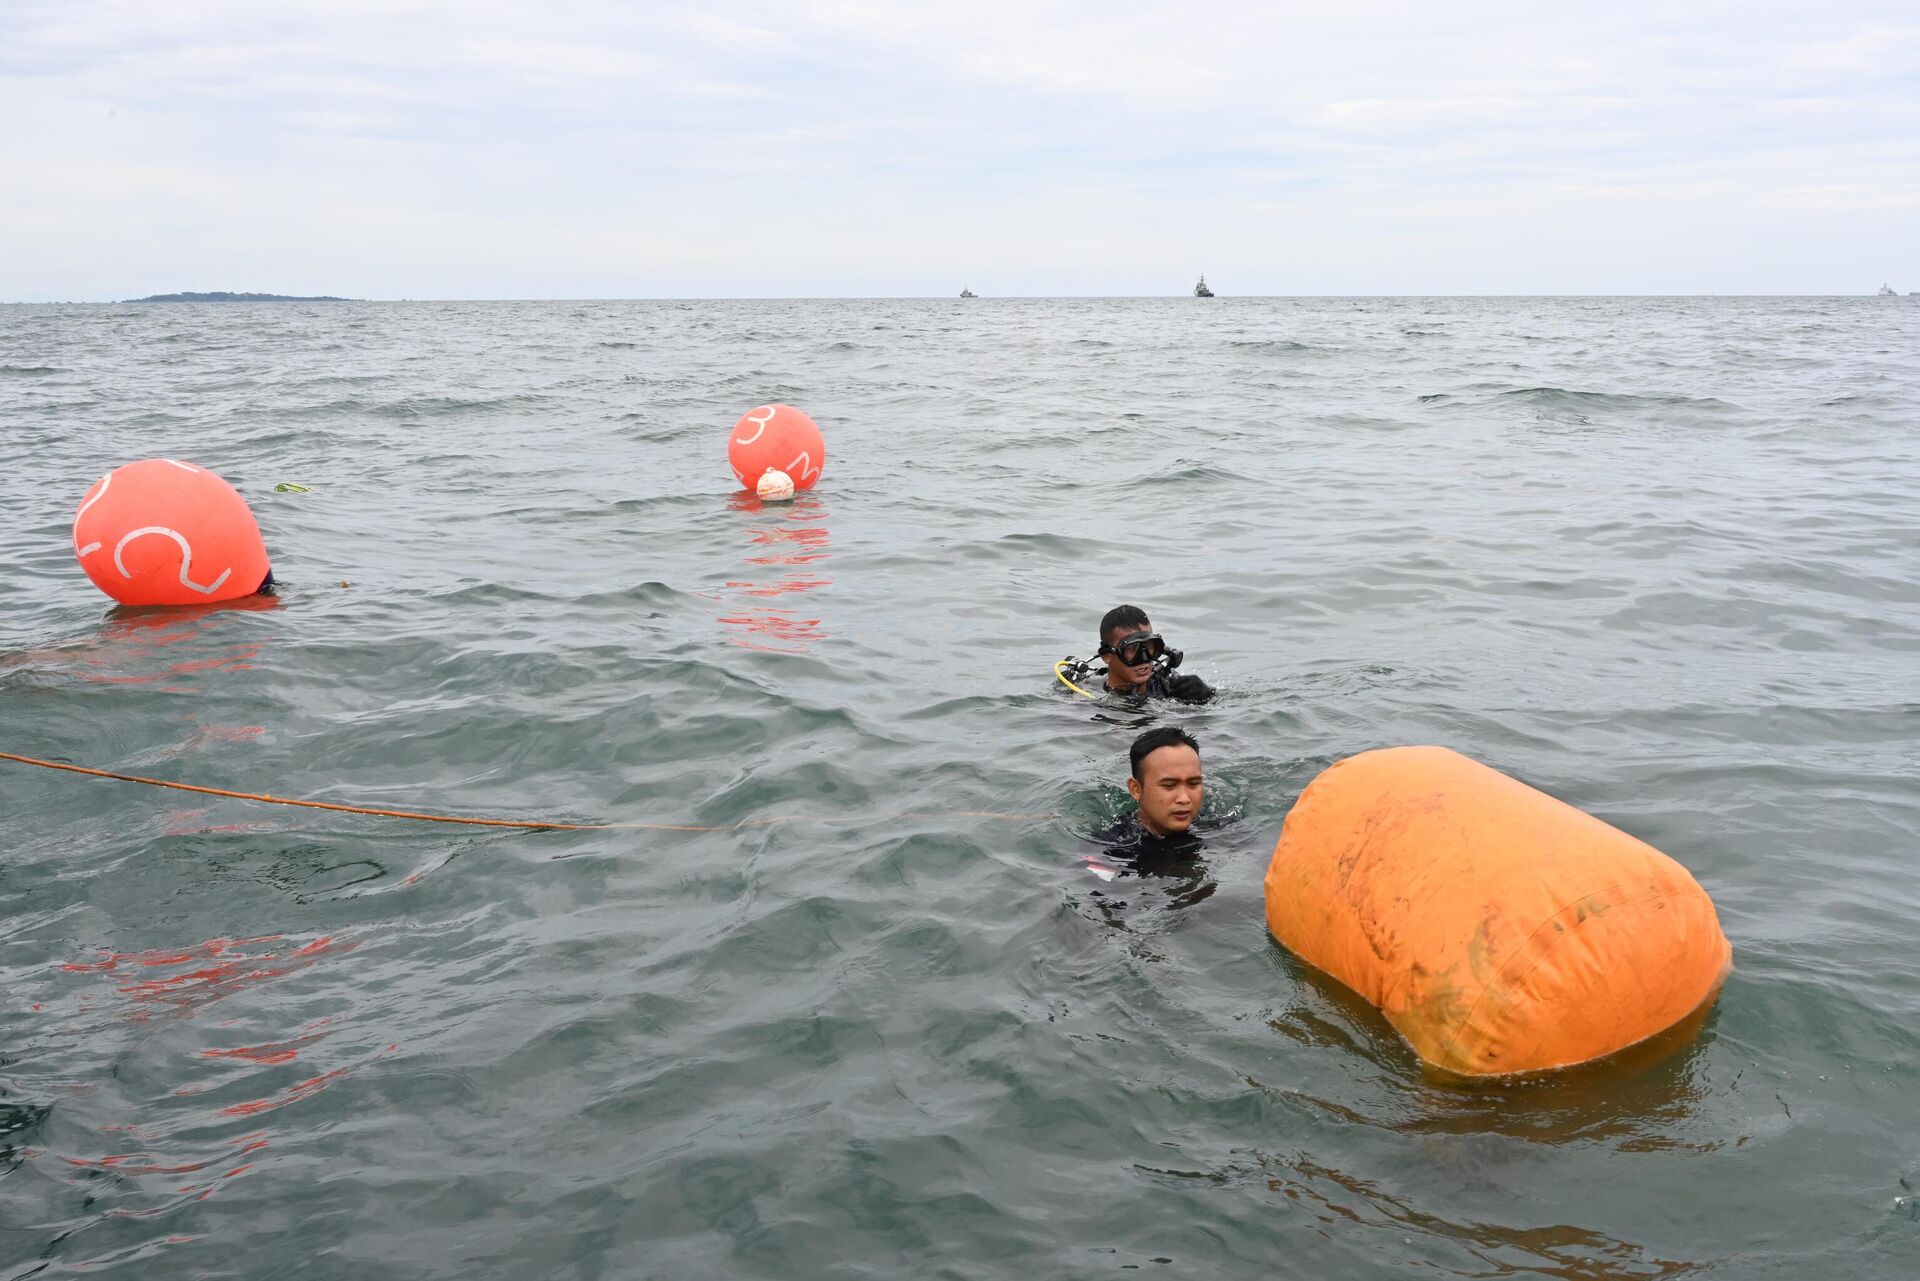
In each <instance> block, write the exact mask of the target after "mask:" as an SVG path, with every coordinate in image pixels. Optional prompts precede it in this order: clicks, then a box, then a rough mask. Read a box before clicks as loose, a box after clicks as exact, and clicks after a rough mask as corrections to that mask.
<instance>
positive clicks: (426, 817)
mask: <svg viewBox="0 0 1920 1281" xmlns="http://www.w3.org/2000/svg"><path fill="white" fill-rule="evenodd" d="M0 761H14V762H17V763H19V764H21V765H37V766H39V767H40V768H41V769H51V770H60V771H62V772H63V773H67V774H85V775H86V776H87V777H89V778H110V779H113V780H115V781H116V782H121V783H144V784H146V785H147V786H148V787H166V788H171V789H173V790H174V791H176V792H198V793H199V794H200V795H202V796H224V797H227V798H229V799H231V800H236V801H258V802H260V803H261V804H263V805H295V806H298V807H300V808H301V809H309V810H332V811H334V812H335V813H339V814H369V815H372V816H373V817H375V818H401V819H406V820H408V821H410V822H414V823H458V824H462V825H464V826H467V827H513V828H520V829H522V830H530V831H536V832H611V831H645V832H736V831H739V830H740V829H742V828H748V827H771V826H773V825H774V824H776V823H850V822H854V821H856V820H855V819H854V818H851V817H845V818H830V817H825V816H818V815H809V814H776V815H771V816H769V817H767V818H744V819H741V820H740V821H739V822H737V823H720V824H715V825H712V826H702V825H700V824H697V823H550V822H544V821H542V820H538V819H521V818H468V817H466V816H464V815H459V814H421V813H417V812H415V811H413V810H389V809H376V808H374V807H372V806H368V805H338V804H335V803H334V802H332V801H302V800H295V799H293V798H292V797H287V796H269V795H267V794H266V793H264V792H235V791H230V790H228V789H227V788H224V787H201V786H198V785H197V784H194V783H175V782H172V781H171V780H169V779H164V778H142V777H141V776H140V775H138V774H117V773H115V772H114V771H112V770H105V769H89V768H87V767H86V766H84V765H66V764H62V763H61V762H59V761H43V760H40V759H39V758H37V757H33V756H19V755H16V754H14V753H13V752H0ZM901 817H902V818H930V817H951V818H981V819H1000V820H1005V821H1027V820H1032V819H1043V818H1052V817H1054V816H1053V815H1051V814H1003V813H999V812H998V811H995V810H910V811H908V812H907V813H905V814H903V815H901Z"/></svg>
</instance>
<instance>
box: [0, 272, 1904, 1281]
mask: <svg viewBox="0 0 1920 1281" xmlns="http://www.w3.org/2000/svg"><path fill="white" fill-rule="evenodd" d="M1916 355H1920V306H1916V305H1914V304H1913V303H1912V302H1911V301H1909V300H1905V299H1872V298H1864V299H1816V298H1790V299H1610V298H1581V299H1558V300H1555V299H1493V298H1486V299H1460V300H1437V299H1239V298H1220V299H1215V300H1212V301H1201V300H1194V299H1172V300H1160V299H1137V300H1120V299H1113V300H1104V299H1103V300H1000V299H979V300H977V301H970V302H961V301H958V300H941V301H924V300H922V301H902V300H868V301H860V300H836V301H760V302H749V301H720V302H697V301H688V302H539V303H407V304H401V303H385V304H332V305H265V304H262V305H224V306H222V305H207V306H192V305H188V306H73V307H64V306H14V307H4V308H0V537H3V538H4V548H5V553H6V558H5V562H4V565H3V566H0V751H6V752H12V753H17V754H22V755H28V756H33V757H39V758H49V759H56V760H60V761H68V762H73V763H78V764H82V765H87V766H92V767H98V768H103V769H110V770H115V771H120V772H126V773H132V774H138V775H143V776H149V777H158V778H164V779H173V780H179V781H183V782H189V783H195V784H201V785H207V786H213V787H221V788H228V789H233V790H238V791H245V792H260V793H272V794H275V795H281V796H293V797H305V798H313V799H319V800H325V801H331V802H337V803H343V804H350V805H360V806H370V807H379V808H393V809H407V810H427V811H433V812H437V813H450V814H469V815H483V816H490V817H501V818H516V819H544V820H563V821H576V822H613V823H627V824H648V823H651V824H662V825H676V826H675V828H673V829H672V830H666V829H658V830H656V829H648V828H641V827H627V828H621V829H615V830H600V831H577V832H524V831H512V830H499V829H488V828H478V827H459V826H440V825H428V824H421V823H412V822H405V821H397V820H390V819H382V818H373V817H361V816H356V815H349V814H340V813H329V812H323V811H314V810H301V809H292V808H280V807H272V806H266V805H261V804H257V803H252V802H246V801H239V800H226V799H219V798H213V797H207V796H199V795H193V794H187V793H180V792H168V791H162V790H158V789H153V788H148V787H142V786H137V785H132V784H126V783H118V782H108V781H102V780H96V779H88V778H83V777H78V776H74V775H66V774H56V773H52V772H49V771H45V770H41V769H36V768H30V767H26V766H21V765H17V764H13V763H9V762H0V908H3V909H4V918H3V920H4V925H3V926H0V980H4V990H5V1001H4V1005H3V1006H0V1277H5V1278H21V1277H27V1276H45V1277H55V1276H67V1275H74V1274H78V1273H83V1272H84V1273H87V1274H89V1275H98V1274H107V1275H115V1276H126V1277H139V1278H149V1277H176V1276H177V1277H189V1276H191V1277H246V1278H251V1277H259V1276H266V1275H276V1274H286V1275H291V1276H300V1277H318V1278H333V1277H339V1278H359V1277H383V1278H384V1277H395V1278H428V1277H446V1278H456V1277H457V1278H473V1277H514V1278H519V1277H578V1278H600V1277H606V1278H615V1277H712V1276H729V1277H766V1278H780V1279H782V1281H790V1279H793V1278H810V1277H821V1278H827V1277H834V1278H839V1277H848V1276H875V1277H878V1276H884V1277H888V1278H898V1277H908V1276H916V1277H917V1276H926V1277H954V1278H974V1277H980V1278H986V1277H1004V1276H1021V1277H1098V1276H1110V1275H1119V1274H1121V1273H1123V1272H1128V1271H1131V1270H1136V1269H1137V1270H1141V1271H1147V1272H1152V1271H1156V1270H1157V1271H1159V1272H1160V1273H1161V1274H1162V1275H1167V1276H1276V1275H1278V1276H1299V1277H1333V1276H1339V1277H1354V1278H1360V1277H1400V1276H1407V1275H1440V1276H1459V1277H1485V1276H1554V1277H1587V1278H1595V1277H1653V1276H1673V1275H1679V1274H1686V1275H1703V1276H1723V1277H1728V1278H1750V1277H1767V1278H1774V1277H1777V1278H1798V1277H1809V1276H1820V1277H1823V1278H1889V1279H1891V1278H1908V1277H1912V1276H1914V1275H1915V1274H1916V1272H1920V1207H1917V1205H1916V1197H1917V1196H1920V1061H1917V1060H1920V1054H1917V1051H1920V946H1916V945H1917V944H1920V925H1917V924H1916V916H1917V915H1920V888H1917V885H1916V878H1915V875H1914V868H1915V862H1914V860H1915V851H1916V847H1917V846H1920V783H1916V770H1917V769H1920V693H1917V692H1916V688H1917V686H1920V582H1917V581H1916V580H1917V579H1920V360H1916ZM769 401H782V402H786V403H790V404H794V405H797V406H799V407H801V408H803V409H805V410H806V411H807V412H808V413H810V414H811V415H812V416H813V417H814V418H815V419H816V420H818V422H819V423H820V425H821V427H822V429H823V431H824V432H825V435H826V440H827V449H828V459H827V464H826V469H825V473H824V475H823V477H822V478H821V481H820V483H819V485H818V486H817V487H816V488H815V489H813V490H812V491H810V492H807V493H804V494H802V495H801V496H800V497H799V498H797V499H796V500H795V501H794V502H793V503H791V504H785V505H766V506H763V505H760V504H758V503H757V502H755V501H754V500H752V499H751V498H750V497H743V496H740V495H738V494H736V493H735V492H734V488H735V485H734V481H733V478H732V476H731V474H730V473H729V471H728V469H727V465H726V461H725V445H726V439H727V434H728V430H729V428H730V427H731V425H732V424H733V422H734V421H735V419H737V418H738V417H739V416H740V415H741V414H743V413H745V412H747V411H748V410H750V409H752V408H754V407H755V406H757V405H761V404H764V403H767V402H769ZM150 456H171V457H176V458H181V459H187V460H191V461H194V462H197V463H200V464H203V465H205V466H208V467H211V468H213V469H215V470H216V471H218V472H219V473H221V474H222V475H224V476H225V477H226V478H227V479H228V480H230V481H231V482H233V483H234V484H235V485H236V486H237V487H238V488H239V489H240V490H241V492H242V493H243V494H244V495H245V496H246V497H247V499H248V500H249V502H250V503H251V504H252V505H253V508H254V510H255V512H256V513H257V515H258V517H259V521H260V525H261V528H262V530H263V532H264V534H265V537H266V540H267V543H268V546H269V549H270V551H271V554H272V559H273V565H274V570H275V573H276V576H277V577H278V578H279V579H280V580H281V581H282V582H283V583H284V584H285V586H284V588H283V590H282V591H281V593H280V595H279V596H278V597H277V598H276V599H275V600H273V601H270V602H264V604H265V605H266V606H267V607H265V608H255V609H216V610H210V611H188V612H168V611H162V612H129V611H121V610H116V609H114V608H113V607H111V605H110V603H109V602H108V601H107V600H106V599H105V598H104V597H102V596H100V595H99V594H98V593H97V592H96V591H95V590H94V589H93V588H92V587H91V586H90V585H89V584H88V582H87V581H86V579H85V578H84V576H83V575H82V573H81V571H80V569H79V567H78V566H77V564H76V563H75V561H74V558H73V550H72V544H71V539H70V524H71V519H72V514H73V510H74V508H75V506H76V505H77V504H78V502H79V501H80V498H81V496H82V495H83V494H84V493H85V491H86V489H87V487H88V486H89V485H91V484H92V483H93V481H94V480H95V479H96V478H97V477H98V476H99V475H100V474H101V473H103V472H105V471H106V470H108V469H109V468H111V467H113V466H116V465H118V464H119V463H122V462H126V461H131V460H133V459H137V458H143V457H150ZM281 484H294V485H299V486H305V487H306V488H307V491H308V492H279V491H278V490H277V489H276V486H278V485H281ZM1123 601H1124V602H1130V603H1135V604H1138V605H1141V606H1143V607H1144V608H1145V609H1146V610H1147V611H1148V612H1149V613H1150V614H1151V615H1152V618H1153V621H1154V623H1155V625H1156V626H1157V627H1158V628H1159V629H1160V630H1161V631H1162V632H1163V633H1164V634H1165V635H1166V636H1168V637H1169V638H1170V639H1171V641H1172V642H1173V644H1174V645H1176V646H1177V647H1179V648H1181V649H1183V650H1184V651H1185V653H1186V662H1185V667H1184V668H1183V670H1188V671H1193V672H1195V673H1197V674H1199V675H1200V676H1202V677H1203V678H1204V679H1205V680H1207V681H1208V682H1209V683H1211V684H1213V685H1214V686H1216V687H1217V688H1218V689H1219V690H1220V697H1219V699H1218V700H1217V701H1216V702H1214V703H1212V704H1210V705H1208V706H1205V707H1198V708H1190V707H1183V706H1177V705H1174V706H1168V705H1156V706H1153V707H1150V708H1145V709H1142V708H1131V707H1127V706H1124V705H1107V704H1105V703H1096V702H1089V701H1087V700H1085V699H1082V698H1080V697H1079V696H1078V695H1076V694H1074V693H1072V692H1071V691H1069V690H1067V689H1066V688H1064V687H1063V686H1061V685H1060V684H1058V683H1056V682H1055V681H1054V680H1053V678H1052V675H1051V673H1050V668H1051V665H1052V664H1053V662H1054V661H1056V660H1057V659H1059V658H1061V657H1064V656H1066V655H1068V654H1076V655H1080V656H1083V657H1084V656H1086V655H1087V654H1088V653H1089V652H1090V651H1091V650H1092V649H1093V648H1094V646H1095V644H1096V640H1095V636H1094V629H1095V625H1096V621H1097V620H1098V618H1099V617H1100V615H1101V613H1102V612H1104V611H1105V610H1106V609H1107V608H1108V607H1110V606H1112V605H1114V604H1118V603H1120V602H1123ZM1148 724H1179V725H1183V726H1185V727H1186V728H1187V729H1188V730H1189V731H1190V732H1192V733H1193V734H1195V735H1196V736H1197V737H1198V739H1199V740H1200V743H1201V745H1202V749H1203V752H1204V756H1205V761H1206V769H1207V776H1208V801H1207V811H1206V813H1207V820H1208V822H1209V824H1210V825H1212V830H1211V831H1210V833H1209V838H1208V848H1207V852H1206V855H1205V857H1204V860H1203V862H1202V863H1201V865H1200V866H1199V867H1198V868H1197V869H1195V870H1194V871H1193V874H1192V875H1190V876H1185V877H1179V878H1144V879H1143V878H1131V877H1129V878H1120V879H1117V880H1113V881H1106V880H1103V879H1100V878H1099V877H1098V876H1097V875H1095V874H1093V873H1092V872H1091V871H1090V870H1089V869H1088V867H1087V866H1086V863H1085V860H1086V858H1087V856H1088V855H1089V854H1097V853H1098V850H1097V847H1095V846H1094V845H1092V844H1091V843H1090V842H1089V839H1088V838H1089V836H1090V834H1091V833H1093V832H1094V831H1096V830H1097V829H1099V828H1100V827H1102V826H1104V825H1106V824H1107V823H1109V822H1110V821H1111V820H1112V819H1113V818H1115V817H1116V816H1118V815H1120V814H1122V813H1124V812H1125V809H1126V805H1125V794H1124V790H1123V783H1124V780H1125V776H1126V765H1125V760H1126V748H1127V745H1128V743H1129V742H1130V741H1131V739H1132V738H1133V736H1134V735H1135V734H1136V733H1137V732H1138V731H1139V728H1141V727H1142V726H1145V725H1148ZM1401 743H1442V744H1445V745H1448V746H1450V747H1453V748H1456V749H1458V750H1459V751H1462V752H1464V753H1466V754H1468V755H1470V756H1472V757H1475V758H1476V759H1479V760H1482V761H1485V762H1487V763H1489V764H1491V765H1493V766H1495V767H1496V768H1498V769H1501V770H1504V771H1506V772H1508V773H1511V774H1513V775H1515V776H1517V777H1519V778H1521V779H1523V780H1525V781H1527V782H1528V783H1530V784H1532V785H1534V786H1537V787H1539V788H1542V789H1544V790H1546V791H1548V792H1550V793H1552V794H1553V795H1555V796H1558V797H1561V798H1562V799H1564V800H1566V801H1568V802H1570V803H1572V804H1574V805H1576V806H1579V807H1581V808H1583V809H1585V810H1587V811H1589V812H1591V813H1593V814H1595V815H1598V816H1599V817H1600V818H1602V819H1604V820H1606V821H1608V822H1610V823H1613V824H1615V825H1617V826H1619V827H1621V828H1624V829H1625V830H1627V831H1629V832H1631V833H1633V834H1634V835H1636V836H1639V837H1641V838H1644V839H1645V840H1647V841H1650V842H1652V843H1653V844H1655V845H1657V846H1659V847H1660V848H1662V849H1664V850H1666V851H1667V852H1668V853H1670V854H1672V855H1673V856H1674V857H1675V858H1677V859H1678V860H1679V861H1680V862H1682V863H1683V864H1685V865H1686V866H1687V867H1688V868H1689V869H1691V870H1692V871H1693V873H1694V874H1695V876H1697V877H1698V878H1699V880H1700V881H1701V883H1702V884H1703V885H1704V886H1705V887H1706V889H1707V890H1708V892H1709V893H1710V894H1711V895H1712V896H1713V898H1714V900H1715V902H1716V903H1717V904H1718V907H1719V911H1720V915H1721V920H1722V923H1723V924H1724V926H1725V928H1726V932H1727V934H1728V935H1729V937H1730V938H1731V940H1732V942H1733V947H1734V962H1735V969H1734V972H1733V975H1732V977H1731V979H1730V980H1729V981H1728V983H1727V985H1726V987H1725V989H1724V991H1723V992H1722V994H1721V996H1720V1000H1719V1003H1718V1006H1717V1008H1716V1010H1715V1011H1714V1013H1713V1015H1712V1017H1711V1018H1710V1019H1709V1021H1708V1022H1707V1024H1706V1026H1705V1027H1704V1029H1703V1030H1702V1031H1701V1032H1700V1034H1699V1035H1698V1036H1697V1037H1696V1038H1694V1039H1693V1040H1692V1041H1691V1042H1690V1043H1688V1044H1686V1045H1685V1046H1683V1047H1682V1048H1680V1049H1679V1050H1677V1051H1676V1052H1674V1053H1671V1054H1669V1055H1667V1056H1666V1057H1663V1058H1662V1057H1657V1058H1655V1059H1654V1060H1652V1061H1646V1060H1644V1059H1636V1058H1633V1057H1632V1056H1629V1057H1628V1059H1626V1060H1624V1061H1622V1062H1619V1063H1613V1064H1602V1065H1600V1066H1599V1067H1597V1068H1592V1069H1587V1070H1584V1071H1581V1072H1577V1073H1574V1074H1572V1075H1570V1076H1567V1077H1563V1078H1558V1079H1551V1080H1545V1081H1536V1082H1527V1083H1492V1084H1487V1085H1482V1086H1477V1087H1472V1088H1466V1087H1460V1086H1456V1085H1449V1084H1446V1083H1444V1082H1440V1081H1437V1080H1434V1079H1432V1078H1430V1077H1428V1076H1426V1075H1424V1074H1423V1073H1422V1071H1421V1070H1420V1068H1419V1066H1418V1064H1417V1063H1416V1061H1415V1060H1414V1059H1413V1057H1412V1055H1411V1053H1410V1052H1409V1051H1408V1050H1407V1048H1406V1047H1405V1046H1404V1045H1403V1044H1402V1043H1401V1042H1399V1040H1398V1039H1397V1038H1396V1037H1395V1036H1394V1035H1393V1033H1392V1032H1391V1030H1390V1029H1389V1028H1388V1027H1387V1026H1386V1024H1385V1023H1384V1022H1383V1021H1382V1020H1381V1019H1380V1018H1379V1016H1378V1015H1377V1014H1375V1013H1374V1012H1373V1011H1371V1010H1369V1009H1367V1008H1366V1007H1365V1006H1364V1005H1361V1004H1359V1003H1358V1002H1357V1001H1356V1000H1355V999H1354V998H1352V997H1351V995H1349V994H1347V993H1344V992H1343V991H1342V990H1341V989H1339V988H1337V987H1336V986H1334V985H1333V984H1331V983H1329V982H1327V981H1326V980H1324V979H1321V978H1319V977H1318V976H1316V975H1315V974H1313V973H1312V972H1310V971H1307V970H1305V969H1304V968H1303V967H1301V966H1300V965H1299V964H1298V963H1296V962H1295V961H1293V960H1292V959H1291V958H1289V957H1288V956H1287V955H1286V954H1285V953H1284V952H1283V951H1282V950H1281V949H1280V948H1279V947H1277V946H1276V945H1275V944H1274V943H1273V942H1272V941H1271V940H1270V939H1269V938H1268V937H1267V935H1266V932H1265V929H1264V925H1263V919H1262V905H1261V877H1262V874H1263V872H1264V870H1265V866H1266V862H1267V859H1268V856H1269V854H1270V852H1271V850H1272V848H1273V844H1274V841H1275V839H1276V837H1277V836H1278V835H1279V831H1280V826H1281V822H1282V819H1283V818H1284V816H1285V814H1286V812H1287V809H1288V807H1289V806H1290V805H1291V803H1292V802H1293V800H1294V799H1295V797H1296V796H1297V795H1298V794H1299V792H1300V790H1301V789H1302V788H1303V787H1304V786H1305V785H1306V784H1307V782H1308V781H1309V780H1311V779H1312V778H1313V776H1314V775H1315V774H1316V773H1317V772H1318V771H1319V770H1321V769H1323V768H1325V767H1326V766H1327V765H1329V764H1330V763H1332V762H1333V761H1335V760H1337V759H1339V758H1341V757H1343V756H1346V755H1348V754H1351V753H1353V752H1357V751H1361V750H1364V749H1367V748H1371V747H1377V746H1382V745H1390V744H1401ZM735 825H744V826H735ZM679 828H697V829H713V830H678V829H679Z"/></svg>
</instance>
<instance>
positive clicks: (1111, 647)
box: [1053, 605, 1213, 703]
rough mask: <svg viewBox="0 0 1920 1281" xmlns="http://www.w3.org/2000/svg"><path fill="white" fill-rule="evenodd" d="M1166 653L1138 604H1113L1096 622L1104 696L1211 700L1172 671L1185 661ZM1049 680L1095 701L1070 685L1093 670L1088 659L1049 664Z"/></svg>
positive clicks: (1209, 693) (1197, 683)
mask: <svg viewBox="0 0 1920 1281" xmlns="http://www.w3.org/2000/svg"><path fill="white" fill-rule="evenodd" d="M1184 657H1185V655H1184V654H1182V653H1181V652H1180V651H1179V650H1177V649H1170V648H1169V647H1168V646H1167V642H1166V640H1165V639H1164V638H1162V637H1161V635H1160V634H1159V633H1158V632H1156V631H1154V630H1153V622H1152V620H1151V619H1149V618H1148V617H1147V613H1146V611H1145V610H1143V609H1141V608H1140V607H1139V606H1138V605H1115V606H1114V607H1113V608H1112V609H1110V610H1108V611H1107V613H1106V616H1105V617H1104V618H1102V619H1101V620H1100V648H1099V649H1098V650H1097V651H1095V652H1094V658H1098V659H1102V660H1104V662H1105V663H1106V668H1107V671H1106V679H1105V680H1104V681H1102V682H1101V683H1100V686H1099V689H1100V690H1101V692H1103V693H1108V694H1119V695H1123V696H1127V697H1132V698H1172V699H1177V700H1178V701H1180V702H1182V703H1204V702H1207V701H1208V700H1210V699H1211V698H1212V697H1213V688H1212V687H1211V686H1209V685H1208V684H1207V683H1206V682H1205V681H1203V680H1201V679H1200V678H1199V677H1198V676H1194V675H1190V674H1188V673H1185V672H1177V671H1175V670H1174V669H1175V668H1177V667H1179V666H1180V660H1181V659H1182V658H1184ZM1053 670H1054V675H1056V676H1058V677H1059V678H1060V680H1061V683H1062V684H1064V685H1066V686H1067V687H1068V688H1069V689H1072V690H1076V691H1078V692H1079V693H1082V694H1086V695H1087V697H1088V698H1096V697H1098V695H1097V694H1091V693H1088V692H1087V691H1086V690H1084V689H1081V688H1080V686H1079V685H1077V684H1075V683H1074V678H1075V677H1078V678H1079V679H1081V680H1085V679H1087V678H1088V677H1090V676H1092V675H1093V674H1095V672H1096V671H1097V669H1096V668H1095V667H1094V666H1093V663H1092V660H1088V661H1086V662H1082V661H1080V660H1078V659H1074V658H1065V659H1062V660H1061V661H1060V662H1058V663H1056V664H1055V665H1054V669H1053Z"/></svg>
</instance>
